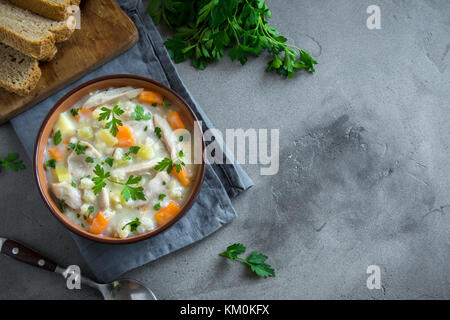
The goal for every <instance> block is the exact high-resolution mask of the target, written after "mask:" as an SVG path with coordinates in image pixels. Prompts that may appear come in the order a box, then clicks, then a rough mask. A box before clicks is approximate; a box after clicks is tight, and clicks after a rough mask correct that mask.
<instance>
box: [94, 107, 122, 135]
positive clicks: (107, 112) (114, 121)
mask: <svg viewBox="0 0 450 320" xmlns="http://www.w3.org/2000/svg"><path fill="white" fill-rule="evenodd" d="M101 110H102V111H103V112H102V113H100V116H99V117H98V121H102V120H109V118H111V120H110V121H108V122H106V125H105V129H110V132H111V134H112V135H113V136H114V137H115V136H116V135H117V132H119V128H118V126H122V125H123V123H122V120H120V119H119V118H116V116H117V117H120V116H121V115H122V114H123V113H124V112H125V111H123V110H122V109H120V108H119V102H117V103H116V104H115V105H114V107H113V108H112V109H109V108H107V107H102V108H101Z"/></svg>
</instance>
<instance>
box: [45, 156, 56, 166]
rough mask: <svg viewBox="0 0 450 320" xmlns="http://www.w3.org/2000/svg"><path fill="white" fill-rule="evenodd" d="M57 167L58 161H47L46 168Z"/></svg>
mask: <svg viewBox="0 0 450 320" xmlns="http://www.w3.org/2000/svg"><path fill="white" fill-rule="evenodd" d="M55 166H56V160H55V159H53V158H51V159H50V160H47V161H45V167H47V168H54V167H55Z"/></svg>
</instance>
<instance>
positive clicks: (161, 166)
mask: <svg viewBox="0 0 450 320" xmlns="http://www.w3.org/2000/svg"><path fill="white" fill-rule="evenodd" d="M183 156H184V153H183V150H180V151H179V152H178V159H175V161H174V160H172V159H169V158H167V157H166V158H164V159H162V160H161V161H160V162H158V163H157V164H156V166H155V170H157V171H164V170H166V171H167V173H169V174H170V173H171V172H172V170H173V169H174V168H175V170H176V172H180V171H181V170H182V169H183V168H182V166H186V164H185V163H184V162H183V161H181V158H182V157H183Z"/></svg>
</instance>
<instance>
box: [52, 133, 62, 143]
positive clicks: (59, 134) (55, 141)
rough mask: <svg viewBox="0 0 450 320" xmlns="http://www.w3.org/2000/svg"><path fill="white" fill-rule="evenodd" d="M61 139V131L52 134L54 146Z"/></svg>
mask: <svg viewBox="0 0 450 320" xmlns="http://www.w3.org/2000/svg"><path fill="white" fill-rule="evenodd" d="M61 141H62V137H61V131H59V130H58V131H56V133H55V135H54V136H53V144H54V145H55V146H57V145H58V144H60V143H61Z"/></svg>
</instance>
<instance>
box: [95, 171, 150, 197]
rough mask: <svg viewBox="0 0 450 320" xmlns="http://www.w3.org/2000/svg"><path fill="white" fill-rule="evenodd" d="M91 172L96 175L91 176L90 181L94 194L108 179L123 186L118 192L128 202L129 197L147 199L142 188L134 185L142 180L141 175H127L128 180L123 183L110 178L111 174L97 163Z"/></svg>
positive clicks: (99, 190) (98, 191)
mask: <svg viewBox="0 0 450 320" xmlns="http://www.w3.org/2000/svg"><path fill="white" fill-rule="evenodd" d="M93 172H94V174H95V175H96V177H94V178H92V182H94V186H93V187H92V191H94V194H99V193H100V192H101V191H102V189H103V188H104V187H106V181H109V182H111V183H115V184H118V185H121V186H123V189H122V191H121V192H120V194H121V195H122V197H123V198H124V199H125V201H127V202H128V200H130V199H132V200H137V199H140V200H147V199H146V198H145V194H144V188H143V187H140V186H136V185H137V184H138V183H139V182H140V181H141V180H142V177H141V176H133V175H130V176H129V177H128V180H127V181H126V182H124V183H123V182H119V181H115V180H112V179H111V178H110V176H111V175H110V173H109V172H107V171H105V169H104V168H103V167H102V166H101V165H99V164H97V165H96V166H95V168H94V171H93Z"/></svg>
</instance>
